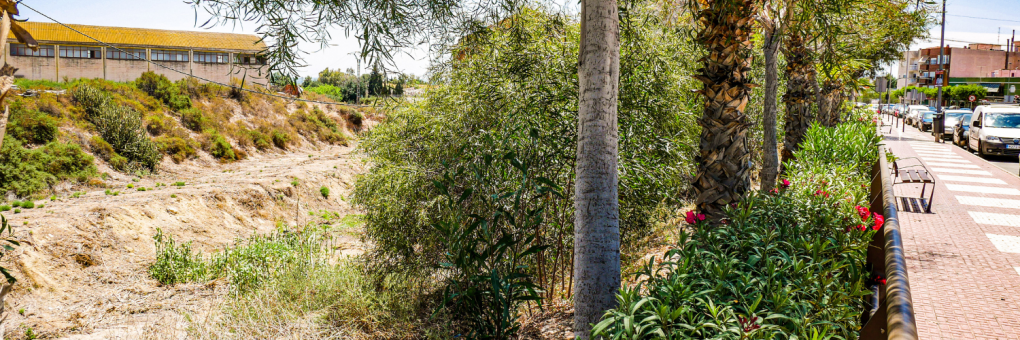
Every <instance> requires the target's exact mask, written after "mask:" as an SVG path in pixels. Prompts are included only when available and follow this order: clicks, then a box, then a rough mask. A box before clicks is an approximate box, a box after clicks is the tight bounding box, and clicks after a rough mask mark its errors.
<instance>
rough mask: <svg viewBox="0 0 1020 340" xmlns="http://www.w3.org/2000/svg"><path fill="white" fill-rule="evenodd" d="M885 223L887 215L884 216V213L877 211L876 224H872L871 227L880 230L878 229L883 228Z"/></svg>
mask: <svg viewBox="0 0 1020 340" xmlns="http://www.w3.org/2000/svg"><path fill="white" fill-rule="evenodd" d="M883 224H885V216H882V215H879V214H878V213H875V225H874V226H872V227H871V229H873V230H878V229H880V228H882V225H883Z"/></svg>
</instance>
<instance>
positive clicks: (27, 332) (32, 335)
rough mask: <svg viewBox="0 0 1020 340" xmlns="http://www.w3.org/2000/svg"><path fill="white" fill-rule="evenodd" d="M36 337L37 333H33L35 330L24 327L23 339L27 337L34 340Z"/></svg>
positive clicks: (37, 336) (28, 339)
mask: <svg viewBox="0 0 1020 340" xmlns="http://www.w3.org/2000/svg"><path fill="white" fill-rule="evenodd" d="M38 338H39V335H37V334H35V331H32V327H27V328H25V339H27V340H35V339H38Z"/></svg>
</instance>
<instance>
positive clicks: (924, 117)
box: [917, 111, 935, 132]
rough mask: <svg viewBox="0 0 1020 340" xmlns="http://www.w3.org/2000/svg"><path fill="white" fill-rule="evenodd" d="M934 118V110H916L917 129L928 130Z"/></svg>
mask: <svg viewBox="0 0 1020 340" xmlns="http://www.w3.org/2000/svg"><path fill="white" fill-rule="evenodd" d="M934 120H935V111H918V112H917V129H918V130H921V132H925V131H928V129H931V125H932V122H933V121H934Z"/></svg>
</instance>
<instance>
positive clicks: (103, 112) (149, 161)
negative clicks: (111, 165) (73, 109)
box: [72, 84, 162, 170]
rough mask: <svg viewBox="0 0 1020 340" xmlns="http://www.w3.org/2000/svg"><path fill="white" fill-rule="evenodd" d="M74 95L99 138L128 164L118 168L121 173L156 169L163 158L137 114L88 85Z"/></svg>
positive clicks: (74, 92)
mask: <svg viewBox="0 0 1020 340" xmlns="http://www.w3.org/2000/svg"><path fill="white" fill-rule="evenodd" d="M72 95H73V96H74V99H75V100H76V101H78V103H80V104H81V105H82V109H83V110H84V111H85V114H86V119H87V120H88V121H89V122H90V123H92V124H93V125H94V126H95V128H96V130H97V131H98V132H99V135H100V136H102V138H103V139H104V140H105V141H106V142H108V143H109V144H110V145H111V146H112V147H113V149H114V150H115V151H116V152H117V154H118V155H120V156H123V157H124V158H126V159H127V160H128V161H129V163H128V164H125V165H124V167H118V169H119V170H126V169H131V168H135V167H141V168H146V169H149V170H155V169H156V165H157V164H159V160H160V158H162V156H161V155H160V153H159V151H158V150H157V148H156V144H155V143H153V142H152V140H151V139H149V135H148V133H147V132H146V130H145V128H144V127H143V126H142V118H141V115H140V114H139V113H138V112H135V111H134V110H132V109H129V108H126V107H123V106H120V105H117V103H116V102H114V100H113V98H112V97H111V96H110V95H109V94H108V93H106V92H103V91H101V90H98V89H96V88H94V87H92V86H90V85H88V84H82V85H79V86H77V87H75V88H74V90H73V92H72Z"/></svg>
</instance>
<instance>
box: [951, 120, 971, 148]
mask: <svg viewBox="0 0 1020 340" xmlns="http://www.w3.org/2000/svg"><path fill="white" fill-rule="evenodd" d="M970 115H971V113H964V114H963V116H960V119H959V120H958V121H956V124H954V125H953V144H956V145H959V146H964V145H967V138H968V137H969V135H968V134H967V133H968V132H970ZM948 125H949V124H948V123H946V126H948Z"/></svg>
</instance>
